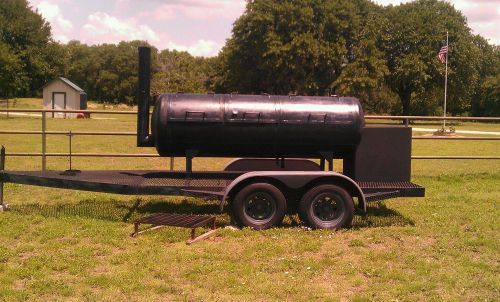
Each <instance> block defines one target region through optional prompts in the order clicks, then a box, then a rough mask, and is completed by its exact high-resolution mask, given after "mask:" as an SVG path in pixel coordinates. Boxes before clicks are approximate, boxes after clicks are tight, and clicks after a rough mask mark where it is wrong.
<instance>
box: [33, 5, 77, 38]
mask: <svg viewBox="0 0 500 302" xmlns="http://www.w3.org/2000/svg"><path fill="white" fill-rule="evenodd" d="M36 9H37V10H38V12H39V13H40V14H41V15H42V16H43V18H45V20H47V21H48V22H49V23H50V25H51V27H52V35H53V36H54V38H55V39H56V40H58V41H61V42H63V43H66V42H68V41H69V39H68V37H67V34H68V33H71V32H72V30H73V23H71V21H69V20H68V19H65V18H64V16H63V14H62V13H61V9H60V8H59V6H58V5H57V4H53V3H50V2H48V1H41V2H38V3H37V4H36Z"/></svg>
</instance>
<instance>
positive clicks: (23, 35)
mask: <svg viewBox="0 0 500 302" xmlns="http://www.w3.org/2000/svg"><path fill="white" fill-rule="evenodd" d="M0 44H1V45H2V46H1V47H2V55H1V56H2V60H4V61H5V62H8V63H9V64H12V65H10V66H5V67H4V68H2V69H1V70H0V72H2V75H0V77H2V78H5V79H8V78H10V79H13V80H14V83H9V84H8V85H9V87H3V89H8V92H7V90H6V91H5V92H4V94H6V95H9V94H12V93H13V92H15V94H16V95H17V96H31V95H37V94H40V88H41V87H42V86H43V85H44V84H45V83H46V82H48V81H49V80H51V79H52V78H54V77H55V76H56V75H58V74H60V73H61V72H62V70H61V68H62V66H61V64H58V63H57V62H63V61H64V58H61V57H58V56H57V55H60V54H61V48H60V46H59V45H58V44H56V43H54V42H53V41H52V39H51V34H50V26H49V24H48V23H47V22H46V21H45V20H44V19H43V18H42V17H41V16H40V15H39V14H38V13H37V12H34V11H32V10H31V8H30V6H29V5H28V2H27V1H26V0H3V1H0ZM13 72H15V73H18V75H13V74H10V75H9V74H7V73H13ZM3 86H5V85H3Z"/></svg>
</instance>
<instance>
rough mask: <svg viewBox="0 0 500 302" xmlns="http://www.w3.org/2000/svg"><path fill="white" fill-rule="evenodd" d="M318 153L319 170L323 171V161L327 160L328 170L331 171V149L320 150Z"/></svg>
mask: <svg viewBox="0 0 500 302" xmlns="http://www.w3.org/2000/svg"><path fill="white" fill-rule="evenodd" d="M319 154H320V155H321V162H320V165H321V170H322V171H323V170H324V169H325V161H327V162H328V171H333V152H331V151H320V152H319Z"/></svg>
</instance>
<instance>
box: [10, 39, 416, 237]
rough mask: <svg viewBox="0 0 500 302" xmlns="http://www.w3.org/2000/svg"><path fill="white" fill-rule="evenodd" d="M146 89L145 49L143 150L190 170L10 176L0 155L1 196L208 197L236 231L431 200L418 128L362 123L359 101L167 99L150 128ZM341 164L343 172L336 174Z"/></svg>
mask: <svg viewBox="0 0 500 302" xmlns="http://www.w3.org/2000/svg"><path fill="white" fill-rule="evenodd" d="M149 87H150V50H149V48H140V49H139V93H138V127H137V145H138V146H139V147H152V146H155V147H156V149H157V151H158V153H159V154H160V155H161V156H169V157H176V156H177V157H179V156H185V157H186V170H185V171H161V170H159V171H153V170H148V171H3V168H2V167H3V163H4V160H5V158H4V156H2V165H1V166H0V186H1V188H0V193H2V191H1V190H2V189H3V183H5V182H11V183H19V184H27V185H37V186H45V187H55V188H63V189H74V190H86V191H95V192H107V193H117V194H130V195H181V196H195V197H204V198H209V199H218V200H220V205H221V210H223V208H224V206H225V205H226V204H228V205H229V213H230V214H231V216H232V218H233V221H234V222H235V223H236V224H237V225H239V226H249V227H252V228H254V229H265V228H269V227H272V226H276V225H279V224H280V223H281V221H282V220H283V217H284V215H285V214H286V213H287V212H297V213H298V214H299V217H300V219H301V220H302V221H303V222H304V223H306V224H308V225H310V226H311V227H313V228H329V229H334V228H340V227H346V226H349V225H350V224H351V222H352V219H353V215H354V211H355V207H356V206H357V207H358V208H359V210H361V211H366V207H367V203H369V202H374V201H380V200H384V199H389V198H395V197H423V196H424V195H425V189H424V188H423V187H421V186H419V185H417V184H414V183H412V182H411V180H410V178H411V128H408V127H398V126H371V127H370V126H365V125H364V117H363V112H362V109H361V105H360V104H359V101H358V100H357V99H355V98H345V97H337V96H332V97H295V96H270V95H261V96H251V95H237V94H229V95H217V94H207V95H201V94H184V93H176V94H164V95H161V96H159V97H158V98H157V99H156V104H155V108H154V111H153V114H152V122H151V124H150V122H149V118H150V116H149V102H150V98H151V97H150V92H149V91H150V88H149ZM150 125H151V130H152V133H150ZM196 156H204V157H244V158H237V159H235V160H233V161H232V162H231V163H229V164H228V165H227V166H226V167H225V169H224V170H223V171H213V172H208V171H203V172H200V171H193V169H192V160H193V158H194V157H196ZM310 159H317V160H319V164H318V163H316V162H314V161H312V160H310ZM339 159H341V160H342V163H343V171H342V173H337V172H334V171H333V161H334V160H339ZM1 197H2V196H1V195H0V198H1ZM0 204H2V200H0Z"/></svg>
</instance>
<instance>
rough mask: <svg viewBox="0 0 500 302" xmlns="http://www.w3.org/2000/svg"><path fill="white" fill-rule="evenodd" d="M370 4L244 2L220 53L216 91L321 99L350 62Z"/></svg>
mask: <svg viewBox="0 0 500 302" xmlns="http://www.w3.org/2000/svg"><path fill="white" fill-rule="evenodd" d="M373 7H375V5H374V4H372V3H371V2H369V1H363V0H356V1H347V0H340V1H317V0H301V1H299V0H287V1H278V0H273V1H264V0H255V1H251V2H248V4H247V7H246V10H245V13H244V14H243V15H242V16H241V17H240V18H239V19H238V20H237V21H236V22H235V24H234V27H233V31H232V37H231V38H230V39H229V40H228V41H227V43H226V46H225V47H224V49H223V51H222V53H221V60H222V64H223V66H224V67H223V68H222V70H219V72H221V73H220V74H219V75H218V85H217V86H216V87H217V88H218V90H221V91H239V92H247V93H262V92H268V93H281V94H288V93H297V94H310V95H325V94H329V93H331V92H332V83H333V82H334V81H335V80H336V79H337V77H338V76H339V74H340V73H341V70H342V68H343V67H344V66H345V65H346V64H348V63H349V62H351V61H353V60H354V52H355V48H356V47H357V46H358V43H359V38H360V37H361V36H362V35H361V31H362V29H363V28H364V27H365V25H366V22H367V21H366V20H367V16H368V12H369V11H370V9H371V8H373Z"/></svg>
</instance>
